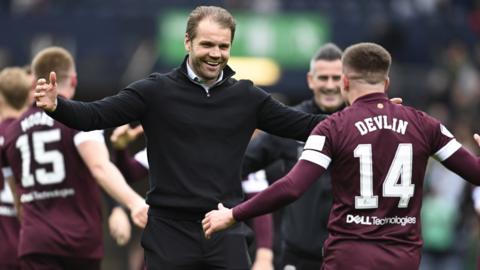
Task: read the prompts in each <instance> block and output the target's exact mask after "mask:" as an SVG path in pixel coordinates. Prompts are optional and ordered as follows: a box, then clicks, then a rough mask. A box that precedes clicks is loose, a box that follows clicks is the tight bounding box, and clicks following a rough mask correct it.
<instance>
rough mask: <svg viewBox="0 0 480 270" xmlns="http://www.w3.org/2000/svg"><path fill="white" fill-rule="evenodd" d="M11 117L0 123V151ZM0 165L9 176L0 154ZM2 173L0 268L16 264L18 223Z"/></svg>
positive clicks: (1, 150)
mask: <svg viewBox="0 0 480 270" xmlns="http://www.w3.org/2000/svg"><path fill="white" fill-rule="evenodd" d="M13 120H14V119H13V118H9V119H5V120H3V121H2V122H1V123H0V153H1V152H3V146H4V142H5V136H4V135H5V131H6V130H7V127H8V125H10V124H11V123H12V122H13ZM0 167H1V168H2V171H5V174H6V175H5V176H6V177H8V176H11V175H10V174H11V173H9V172H10V170H9V169H8V168H4V166H3V162H2V155H1V154H0ZM5 181H6V179H5V178H4V177H3V173H0V239H2V240H1V244H0V268H1V265H5V264H7V265H18V260H17V248H18V235H19V231H20V224H19V222H18V218H17V212H16V211H15V207H14V204H13V194H12V191H11V190H10V186H9V185H8V183H6V182H5Z"/></svg>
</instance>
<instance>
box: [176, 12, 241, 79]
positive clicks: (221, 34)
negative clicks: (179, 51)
mask: <svg viewBox="0 0 480 270" xmlns="http://www.w3.org/2000/svg"><path fill="white" fill-rule="evenodd" d="M231 36H232V33H231V31H230V29H229V28H226V27H222V26H221V25H220V24H219V23H217V22H215V21H213V20H211V19H210V18H208V17H207V18H204V19H203V20H201V21H200V22H199V24H198V26H197V29H196V35H195V37H194V38H193V39H191V38H190V37H189V36H188V34H186V35H185V49H186V50H187V51H188V54H189V57H188V64H189V65H190V67H191V68H192V69H193V71H194V72H195V74H197V76H199V77H200V78H201V79H202V80H203V83H205V84H207V85H209V84H213V83H214V82H215V81H216V80H217V79H218V76H219V75H220V72H221V71H222V70H223V68H224V67H225V66H226V65H227V62H228V59H229V58H230V47H231V44H232V42H231Z"/></svg>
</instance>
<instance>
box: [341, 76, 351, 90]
mask: <svg viewBox="0 0 480 270" xmlns="http://www.w3.org/2000/svg"><path fill="white" fill-rule="evenodd" d="M342 86H343V87H342V88H343V90H344V91H348V89H349V88H350V80H349V79H348V77H347V76H346V75H345V74H342Z"/></svg>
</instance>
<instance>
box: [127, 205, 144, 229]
mask: <svg viewBox="0 0 480 270" xmlns="http://www.w3.org/2000/svg"><path fill="white" fill-rule="evenodd" d="M130 217H131V218H132V221H133V223H135V225H137V226H138V227H140V228H141V229H144V228H145V226H146V225H147V220H148V204H147V203H146V202H145V200H140V201H138V202H137V203H135V204H134V205H133V206H132V207H130Z"/></svg>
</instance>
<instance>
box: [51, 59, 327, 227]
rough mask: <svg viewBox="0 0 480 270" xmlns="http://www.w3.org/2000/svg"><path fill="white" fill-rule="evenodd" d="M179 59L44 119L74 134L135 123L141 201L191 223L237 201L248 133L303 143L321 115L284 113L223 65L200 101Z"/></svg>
mask: <svg viewBox="0 0 480 270" xmlns="http://www.w3.org/2000/svg"><path fill="white" fill-rule="evenodd" d="M186 60H187V57H186V58H185V60H184V62H183V64H182V65H181V66H180V67H178V68H176V69H174V70H173V71H171V72H169V73H167V74H159V73H154V74H152V75H150V76H149V77H148V78H146V79H143V80H139V81H136V82H134V83H132V84H130V85H129V86H127V87H126V88H125V89H123V90H122V91H120V92H119V93H118V94H117V95H114V96H110V97H107V98H104V99H102V100H98V101H95V102H89V103H84V102H78V101H68V100H64V99H59V100H58V106H57V109H56V110H55V111H54V112H53V113H50V115H51V116H52V117H53V118H55V119H57V120H58V121H60V122H63V123H65V124H66V125H68V126H70V127H73V128H76V129H80V130H94V129H105V128H110V127H115V126H119V125H122V124H126V123H130V122H133V121H137V120H139V121H140V122H141V124H142V126H143V128H144V130H145V135H146V139H147V149H148V161H149V164H150V190H149V192H148V194H147V203H148V204H149V205H150V206H151V209H152V208H153V209H156V208H158V209H160V210H161V212H162V213H163V214H164V215H166V216H167V217H168V216H171V217H172V218H177V219H178V218H180V219H191V218H194V219H198V218H201V217H202V216H203V215H204V214H205V212H206V211H209V210H212V209H215V208H216V205H217V203H218V202H223V203H224V204H225V205H226V206H229V207H232V206H234V205H236V204H238V203H240V202H241V201H242V200H243V194H242V188H241V181H240V169H241V160H242V157H243V155H244V152H245V149H246V146H247V144H248V142H249V140H250V137H251V135H252V132H253V131H254V129H255V128H259V129H262V130H264V131H266V132H270V133H272V134H276V135H279V136H285V137H291V138H295V139H297V140H306V139H307V137H308V135H309V133H310V131H311V130H312V129H313V128H314V127H315V125H316V124H317V123H318V122H319V121H321V120H322V119H323V118H324V117H323V116H314V115H308V114H304V113H300V112H298V111H294V110H292V109H289V108H288V107H286V106H284V105H282V104H280V103H279V102H277V101H275V100H274V99H273V98H272V97H271V96H270V95H269V94H267V93H266V92H265V91H263V90H261V89H259V88H257V87H255V86H254V85H253V84H252V82H251V81H249V80H240V81H237V80H235V79H233V78H232V76H233V75H234V72H233V71H232V70H231V69H230V68H229V67H228V66H227V67H225V69H224V70H223V74H224V77H223V80H222V81H221V82H219V83H218V84H216V85H215V86H213V87H212V88H211V89H210V93H209V95H207V94H206V92H205V90H204V89H203V88H202V87H201V86H200V85H198V84H197V83H196V82H194V81H193V80H191V79H190V77H188V75H187V68H186Z"/></svg>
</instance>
